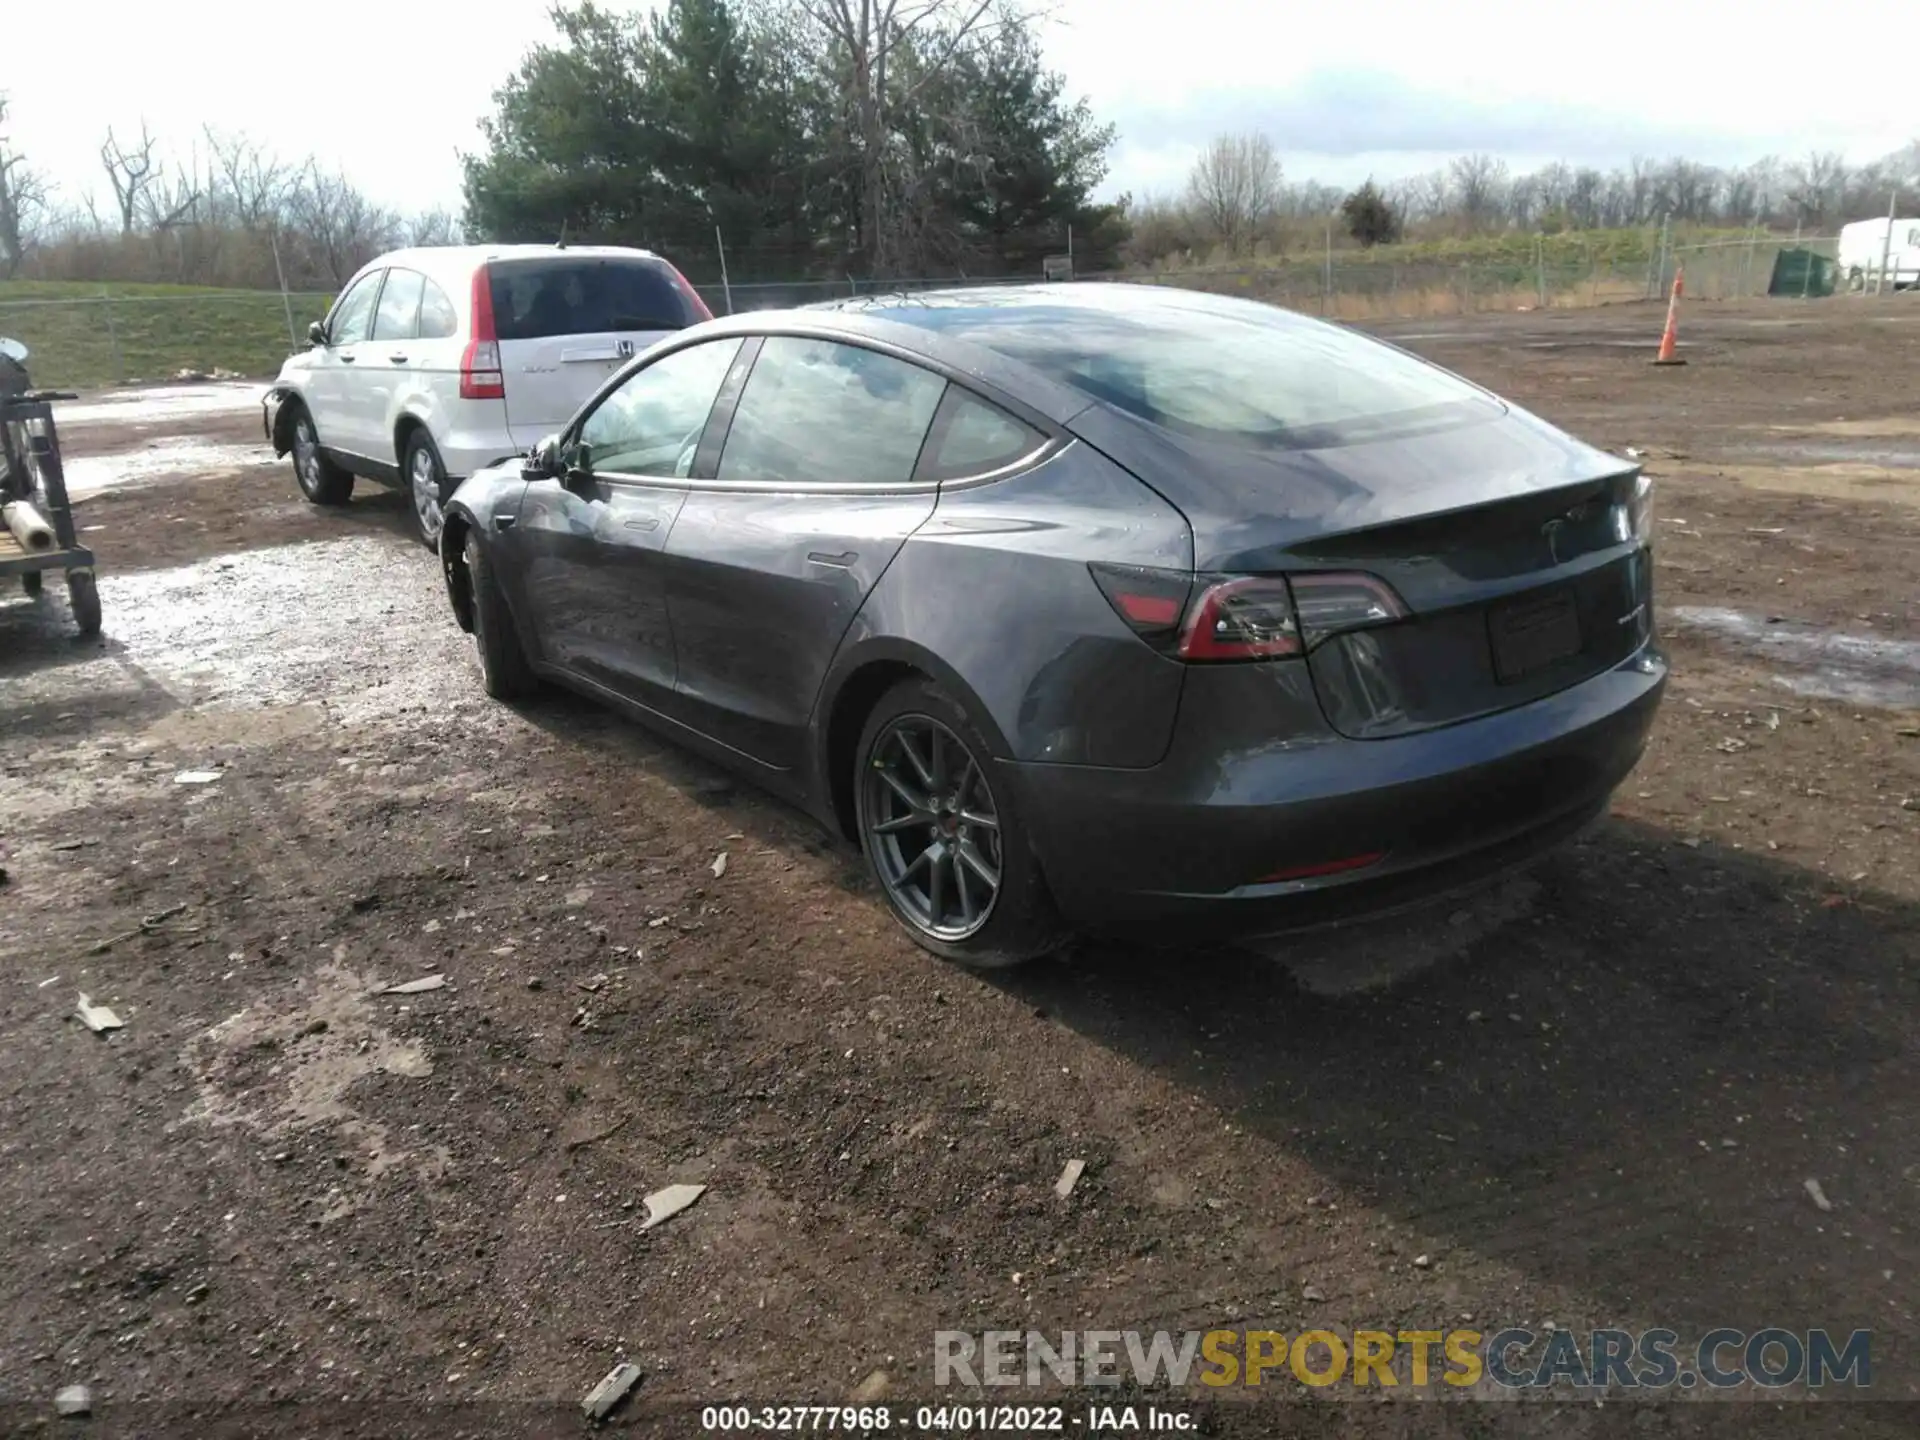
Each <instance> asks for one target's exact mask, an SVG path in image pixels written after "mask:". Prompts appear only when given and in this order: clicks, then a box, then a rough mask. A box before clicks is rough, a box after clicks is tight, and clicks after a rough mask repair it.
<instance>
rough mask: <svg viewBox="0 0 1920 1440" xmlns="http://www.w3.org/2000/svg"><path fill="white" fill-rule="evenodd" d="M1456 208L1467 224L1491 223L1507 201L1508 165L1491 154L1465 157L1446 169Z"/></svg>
mask: <svg viewBox="0 0 1920 1440" xmlns="http://www.w3.org/2000/svg"><path fill="white" fill-rule="evenodd" d="M1447 170H1448V173H1449V175H1450V177H1451V178H1452V181H1453V194H1454V201H1455V205H1456V207H1457V208H1458V210H1459V212H1460V214H1461V215H1463V216H1464V217H1466V220H1467V223H1468V224H1470V225H1474V226H1480V225H1485V224H1488V223H1489V222H1491V221H1493V220H1495V219H1497V218H1498V216H1499V214H1500V210H1501V207H1502V206H1504V205H1505V204H1506V201H1507V191H1508V182H1507V164H1506V162H1505V161H1504V160H1500V159H1496V158H1495V157H1494V156H1492V155H1477V154H1476V155H1462V156H1460V158H1459V159H1457V160H1455V161H1454V162H1453V163H1452V164H1451V165H1449V166H1448V167H1447Z"/></svg>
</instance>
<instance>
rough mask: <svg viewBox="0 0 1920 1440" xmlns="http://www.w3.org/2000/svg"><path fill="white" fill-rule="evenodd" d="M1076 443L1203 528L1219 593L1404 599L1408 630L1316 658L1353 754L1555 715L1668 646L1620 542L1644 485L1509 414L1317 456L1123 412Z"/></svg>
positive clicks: (1636, 559) (1448, 409)
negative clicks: (1307, 583) (1396, 739)
mask: <svg viewBox="0 0 1920 1440" xmlns="http://www.w3.org/2000/svg"><path fill="white" fill-rule="evenodd" d="M1069 428H1070V429H1072V430H1073V431H1074V432H1075V433H1076V434H1078V435H1080V436H1081V438H1083V439H1085V440H1086V441H1087V442H1088V443H1090V444H1093V445H1095V446H1096V447H1098V448H1100V449H1103V450H1106V451H1107V452H1108V453H1109V454H1115V455H1123V456H1125V457H1126V462H1127V463H1128V465H1129V466H1130V468H1132V469H1133V471H1134V472H1135V473H1136V474H1137V475H1139V477H1140V478H1141V479H1142V480H1143V481H1145V482H1146V483H1147V484H1148V485H1150V486H1151V487H1152V488H1153V489H1155V490H1156V491H1158V492H1159V493H1160V494H1162V495H1163V496H1165V498H1166V499H1167V500H1168V501H1169V502H1171V503H1172V504H1174V505H1175V506H1177V507H1178V508H1179V509H1180V510H1181V511H1182V513H1183V514H1185V515H1186V517H1187V520H1188V523H1189V524H1190V525H1191V526H1192V527H1193V532H1194V568H1195V569H1196V570H1197V571H1199V572H1201V573H1202V574H1214V575H1268V574H1285V573H1293V572H1301V571H1361V572H1364V573H1366V574H1369V575H1374V576H1377V577H1378V578H1380V579H1382V580H1384V581H1386V582H1387V583H1388V584H1389V585H1391V586H1392V587H1393V589H1394V590H1395V591H1396V592H1397V593H1398V594H1399V595H1400V597H1401V598H1402V599H1403V600H1404V601H1405V602H1406V605H1407V608H1408V610H1409V611H1410V612H1411V614H1410V616H1409V617H1408V618H1407V619H1404V620H1401V621H1398V622H1395V623H1391V624H1386V625H1382V626H1379V627H1376V628H1372V629H1366V630H1358V631H1351V632H1348V633H1345V634H1341V635H1335V636H1334V637H1332V638H1330V639H1327V640H1325V641H1323V642H1322V643H1320V644H1318V645H1316V646H1314V647H1313V648H1312V650H1311V651H1310V653H1309V655H1308V657H1307V665H1308V668H1309V670H1310V672H1311V674H1312V677H1313V683H1314V689H1315V691H1316V693H1317V694H1318V697H1319V700H1320V704H1321V707H1322V709H1323V710H1324V712H1325V713H1326V717H1327V720H1328V722H1329V723H1330V724H1331V725H1332V726H1333V727H1334V728H1335V729H1336V730H1338V731H1339V732H1340V733H1342V734H1344V735H1347V736H1350V737H1352V738H1356V739H1377V738H1386V737H1389V736H1394V735H1403V734H1409V733H1413V732H1416V731H1420V730H1428V729H1433V728H1435V727H1437V726H1441V725H1446V724H1452V723H1455V722H1457V721H1461V720H1466V719H1471V718H1473V717H1474V716H1477V715H1483V714H1488V713H1491V712H1493V711H1497V710H1503V709H1509V708H1511V707H1513V706H1517V705H1522V704H1526V703H1528V702H1529V701H1533V700H1538V699H1541V698H1543V697H1544V696H1547V695H1550V694H1553V693H1555V692H1556V691H1558V690H1562V689H1565V688H1566V687H1568V686H1570V685H1574V684H1577V683H1579V682H1580V681H1581V680H1584V679H1586V678H1588V677H1589V676H1592V675H1594V674H1597V673H1599V672H1600V671H1602V670H1605V669H1608V668H1611V667H1612V666H1614V665H1617V664H1619V663H1620V662H1621V661H1623V660H1625V659H1626V658H1627V657H1628V656H1630V655H1631V654H1632V653H1633V652H1634V651H1635V650H1636V649H1638V648H1639V646H1640V645H1641V644H1643V643H1644V642H1645V641H1646V640H1647V639H1649V638H1650V637H1651V634H1652V628H1651V615H1652V610H1651V605H1652V595H1651V565H1650V563H1649V559H1648V555H1647V552H1646V550H1645V549H1644V547H1642V546H1641V545H1640V544H1639V543H1638V542H1637V541H1636V540H1635V539H1634V538H1633V536H1632V533H1631V531H1630V530H1629V531H1627V532H1625V533H1624V535H1623V532H1622V530H1621V529H1620V528H1619V526H1620V513H1621V512H1620V510H1619V507H1621V506H1624V505H1626V504H1628V503H1629V502H1630V501H1631V499H1632V497H1633V492H1634V486H1635V483H1636V481H1637V479H1638V473H1639V472H1638V467H1636V466H1635V465H1633V464H1632V462H1630V461H1626V460H1622V459H1619V458H1618V457H1615V456H1612V455H1608V454H1606V453H1605V452H1603V451H1600V450H1596V449H1594V448H1592V447H1590V446H1587V445H1584V444H1582V443H1580V442H1579V441H1577V440H1574V439H1572V438H1571V437H1570V436H1567V435H1565V434H1563V433H1561V432H1560V431H1558V430H1555V429H1554V428H1553V427H1551V426H1549V425H1547V424H1545V423H1544V422H1542V421H1540V420H1538V419H1536V418H1535V417H1533V416H1531V415H1528V414H1526V413H1524V412H1521V411H1516V410H1511V409H1508V408H1506V407H1503V406H1500V405H1499V404H1497V403H1496V402H1494V401H1492V400H1491V399H1488V400H1486V401H1480V400H1473V401H1466V402H1461V403H1458V404H1453V405H1447V406H1439V407H1434V408H1433V411H1432V412H1431V413H1427V414H1419V415H1406V416H1402V417H1399V419H1398V420H1396V422H1395V424H1394V426H1393V427H1392V429H1391V431H1390V432H1389V433H1385V434H1375V435H1369V436H1363V437H1362V438H1358V439H1356V440H1355V441H1354V443H1350V444H1331V445H1323V446H1320V447H1319V448H1313V449H1305V448H1302V449H1290V450H1281V449H1273V450H1265V451H1258V452H1256V451H1250V450H1246V449H1242V448H1237V447H1231V446H1224V445H1218V444H1214V443H1211V442H1208V441H1201V440H1193V439H1189V438H1187V437H1183V436H1180V435H1177V434H1175V433H1173V432H1172V431H1170V430H1167V429H1164V428H1161V427H1159V426H1155V425H1152V424H1150V423H1147V422H1145V421H1142V420H1140V419H1137V418H1135V417H1133V416H1130V415H1127V414H1125V413H1123V412H1121V411H1118V410H1115V409H1112V408H1110V407H1107V406H1095V407H1094V408H1092V409H1090V410H1088V411H1086V412H1083V413H1082V414H1081V415H1078V416H1076V417H1075V418H1074V419H1073V421H1072V422H1071V424H1070V426H1069Z"/></svg>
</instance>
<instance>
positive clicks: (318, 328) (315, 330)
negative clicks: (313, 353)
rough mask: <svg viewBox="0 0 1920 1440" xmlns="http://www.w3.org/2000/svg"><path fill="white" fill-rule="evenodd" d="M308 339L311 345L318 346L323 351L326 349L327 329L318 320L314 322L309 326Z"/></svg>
mask: <svg viewBox="0 0 1920 1440" xmlns="http://www.w3.org/2000/svg"><path fill="white" fill-rule="evenodd" d="M307 339H308V340H309V341H310V342H311V343H313V344H315V345H318V346H319V347H320V348H321V349H322V350H324V349H326V348H327V327H326V326H325V325H324V324H323V323H321V322H320V321H318V320H316V321H314V322H313V323H312V324H311V325H309V326H307Z"/></svg>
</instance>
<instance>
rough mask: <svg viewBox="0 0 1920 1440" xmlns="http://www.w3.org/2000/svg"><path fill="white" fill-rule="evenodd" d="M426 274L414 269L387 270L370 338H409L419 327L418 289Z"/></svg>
mask: <svg viewBox="0 0 1920 1440" xmlns="http://www.w3.org/2000/svg"><path fill="white" fill-rule="evenodd" d="M426 281H427V277H426V276H424V275H422V274H421V273H420V272H419V271H417V270H397V269H396V270H389V271H388V272H387V283H386V284H385V285H383V286H382V287H381V289H380V304H379V307H378V308H377V309H376V310H375V311H374V312H373V338H374V339H376V340H412V339H414V338H416V337H417V336H418V334H419V328H420V288H421V286H423V285H425V284H426Z"/></svg>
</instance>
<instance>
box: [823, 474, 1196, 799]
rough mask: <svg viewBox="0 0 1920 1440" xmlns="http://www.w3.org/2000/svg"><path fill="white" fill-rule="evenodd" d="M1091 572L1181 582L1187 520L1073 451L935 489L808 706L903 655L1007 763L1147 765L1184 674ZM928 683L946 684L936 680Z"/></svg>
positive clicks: (828, 708)
mask: <svg viewBox="0 0 1920 1440" xmlns="http://www.w3.org/2000/svg"><path fill="white" fill-rule="evenodd" d="M1093 561H1104V562H1108V563H1113V564H1126V565H1149V566H1157V567H1162V568H1167V569H1174V570H1184V569H1187V568H1189V567H1190V565H1191V563H1192V551H1191V538H1190V535H1189V532H1188V530H1187V526H1186V523H1185V522H1184V521H1183V520H1182V519H1181V518H1180V516H1179V515H1178V514H1177V513H1176V512H1175V511H1174V510H1173V509H1172V507H1170V506H1169V505H1167V504H1166V503H1165V502H1164V501H1162V500H1161V499H1159V498H1158V497H1157V496H1155V495H1154V494H1153V493H1152V492H1151V491H1149V490H1147V489H1146V488H1145V487H1144V486H1142V485H1141V484H1140V483H1139V482H1138V481H1136V480H1134V479H1133V478H1132V477H1131V476H1130V475H1128V474H1127V473H1126V472H1125V471H1123V470H1121V469H1120V468H1119V467H1118V466H1116V465H1114V464H1113V462H1111V461H1110V460H1107V459H1106V458H1105V457H1104V456H1101V455H1099V454H1097V453H1096V452H1094V451H1092V450H1090V449H1088V448H1087V447H1086V446H1081V445H1069V446H1067V447H1066V448H1065V449H1064V450H1061V451H1059V452H1058V453H1056V454H1055V455H1054V456H1053V457H1052V458H1051V459H1049V460H1047V461H1046V462H1045V463H1043V464H1041V465H1039V466H1037V467H1036V468H1034V469H1032V470H1029V471H1027V472H1025V473H1023V474H1019V475H1015V476H1011V477H1008V478H1006V479H1003V480H996V481H992V482H990V483H984V484H978V485H959V486H950V487H948V488H946V489H944V490H943V491H942V493H941V496H940V503H939V506H938V508H937V509H936V511H935V512H934V515H933V517H932V518H931V519H930V520H929V521H928V522H927V523H926V524H925V525H923V526H922V527H921V528H920V529H919V530H918V531H917V532H915V533H914V535H913V536H912V538H910V539H909V540H908V541H907V542H906V544H905V545H904V546H902V547H901V551H900V554H899V556H898V557H897V558H896V559H895V560H894V562H893V565H892V567H891V568H890V569H889V570H888V571H887V573H886V575H885V577H884V578H883V579H882V580H881V581H880V583H879V584H878V585H877V586H876V587H875V589H874V592H873V594H872V595H871V596H870V597H869V598H868V600H867V604H866V606H865V608H864V609H863V610H862V611H861V613H860V616H859V618H858V620H857V621H856V622H855V623H854V626H853V628H852V629H851V630H850V631H849V632H848V634H847V636H846V639H845V641H844V642H843V643H842V645H841V652H840V654H839V655H838V656H837V657H836V659H835V664H834V668H833V670H832V672H831V673H830V676H829V680H828V684H827V686H826V687H824V688H823V691H822V694H821V697H820V702H819V703H818V704H817V705H816V707H815V715H816V717H819V718H817V720H816V730H818V729H820V728H822V727H823V724H824V717H826V716H828V715H830V714H831V713H832V707H833V699H834V696H835V694H836V693H837V691H838V689H839V687H840V686H842V685H844V684H845V683H846V682H847V680H848V678H849V677H850V676H852V675H853V674H854V673H856V672H857V671H858V670H859V668H860V667H861V666H862V665H863V664H865V663H869V661H871V660H875V659H885V658H889V656H890V655H892V654H895V653H899V652H898V647H899V646H901V645H907V646H911V647H915V648H917V649H919V650H923V651H926V652H930V653H932V654H935V655H938V656H940V657H942V660H943V661H944V664H945V666H946V667H947V670H948V673H949V674H950V675H951V676H952V677H953V680H954V681H955V682H957V683H958V685H959V686H961V687H964V692H965V693H966V694H968V695H971V696H972V697H973V698H974V699H975V700H977V702H978V704H979V706H980V707H981V708H982V709H983V710H984V711H985V712H987V714H988V715H989V716H990V717H991V721H992V724H991V726H990V727H983V728H984V729H987V730H988V733H989V738H990V739H993V740H996V741H997V742H1001V743H1004V746H1005V754H1004V755H1002V756H1001V757H1000V758H1003V759H1020V760H1034V761H1041V760H1045V761H1052V762H1054V763H1057V764H1065V765H1112V766H1121V767H1127V766H1144V765H1151V764H1153V763H1154V762H1155V761H1157V760H1158V759H1159V758H1160V757H1161V755H1163V754H1164V753H1165V751H1166V747H1167V741H1168V737H1169V736H1170V735H1171V733H1172V730H1173V722H1174V716H1175V713H1176V712H1177V711H1178V709H1179V705H1180V691H1181V681H1182V676H1183V672H1184V668H1185V667H1183V666H1182V665H1180V664H1179V663H1177V662H1175V661H1172V660H1169V659H1167V658H1165V657H1163V656H1161V655H1159V654H1158V653H1156V652H1155V651H1153V650H1152V649H1151V648H1149V647H1148V646H1147V645H1146V644H1145V643H1144V642H1143V641H1142V640H1140V638H1139V637H1138V636H1136V635H1135V634H1134V633H1133V632H1132V631H1131V630H1129V629H1128V628H1127V626H1126V624H1125V623H1124V622H1123V621H1122V620H1121V619H1120V617H1119V616H1118V615H1116V614H1115V613H1114V610H1113V607H1112V606H1111V605H1110V604H1109V603H1108V601H1107V599H1106V597H1105V596H1104V595H1103V594H1101V592H1100V589H1099V587H1098V586H1097V585H1096V584H1095V583H1094V580H1093V576H1092V574H1091V573H1090V572H1089V570H1088V568H1087V567H1088V564H1089V563H1090V562H1093ZM936 678H944V677H941V676H936Z"/></svg>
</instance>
